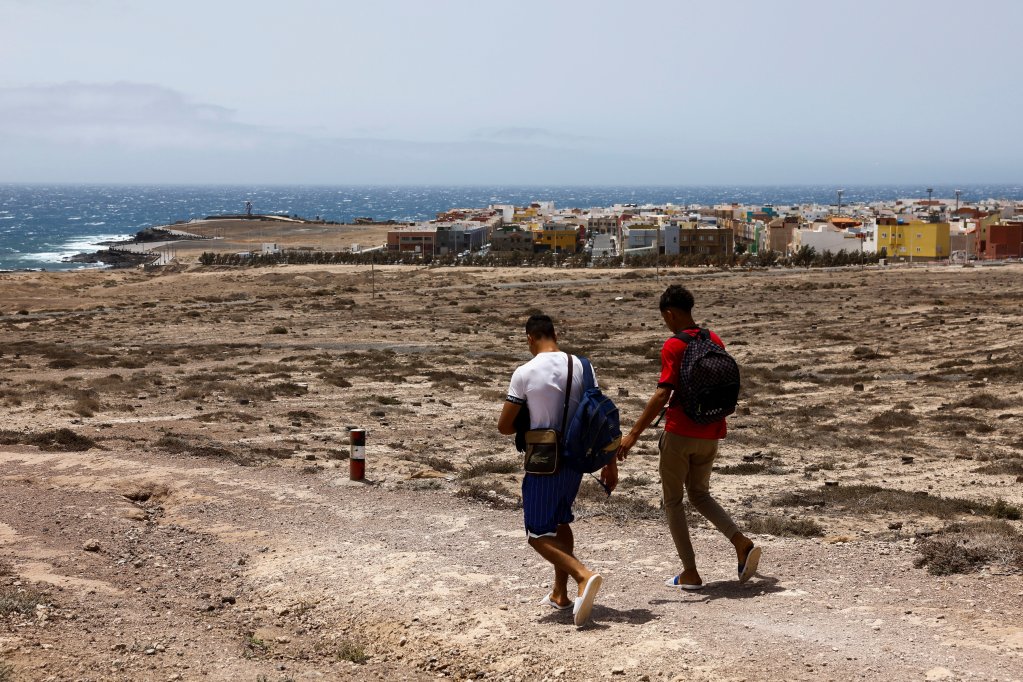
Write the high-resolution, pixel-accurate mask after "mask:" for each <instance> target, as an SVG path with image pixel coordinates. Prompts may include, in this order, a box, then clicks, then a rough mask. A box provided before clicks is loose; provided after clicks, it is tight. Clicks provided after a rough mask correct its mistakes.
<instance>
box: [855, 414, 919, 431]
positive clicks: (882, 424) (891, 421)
mask: <svg viewBox="0 0 1023 682" xmlns="http://www.w3.org/2000/svg"><path fill="white" fill-rule="evenodd" d="M919 421H920V418H919V417H917V416H916V415H914V414H910V413H909V412H906V411H905V410H888V411H887V412H882V413H881V414H877V415H874V416H873V417H871V419H870V421H868V422H867V424H868V425H869V426H870V427H871V428H872V429H875V430H877V431H881V430H884V429H904V428H907V427H910V426H914V425H915V424H917V422H919Z"/></svg>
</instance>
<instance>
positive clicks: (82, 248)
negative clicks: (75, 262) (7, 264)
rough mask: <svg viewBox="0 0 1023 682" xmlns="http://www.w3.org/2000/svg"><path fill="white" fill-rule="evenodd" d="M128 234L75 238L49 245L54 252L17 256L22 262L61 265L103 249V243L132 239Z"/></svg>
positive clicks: (37, 252) (36, 252)
mask: <svg viewBox="0 0 1023 682" xmlns="http://www.w3.org/2000/svg"><path fill="white" fill-rule="evenodd" d="M130 238H131V235H127V234H94V235H84V236H79V237H73V238H71V239H69V240H68V241H66V242H64V243H62V244H47V246H49V247H51V248H52V249H55V250H53V251H35V252H32V253H23V254H19V255H18V256H16V258H17V259H18V260H22V261H38V262H40V263H61V262H63V261H64V259H65V258H70V257H71V256H74V255H76V254H79V253H90V252H92V251H98V250H99V249H102V248H103V246H101V242H112V241H123V240H125V239H130Z"/></svg>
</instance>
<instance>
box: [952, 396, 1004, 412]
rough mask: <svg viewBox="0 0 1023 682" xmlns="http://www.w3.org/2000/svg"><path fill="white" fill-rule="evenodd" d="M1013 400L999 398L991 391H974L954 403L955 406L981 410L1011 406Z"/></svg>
mask: <svg viewBox="0 0 1023 682" xmlns="http://www.w3.org/2000/svg"><path fill="white" fill-rule="evenodd" d="M1012 405H1013V402H1012V401H1011V400H1006V399H1005V398H1000V397H998V396H996V395H994V394H992V393H985V392H980V393H974V394H973V395H971V396H970V397H968V398H964V399H963V400H960V401H959V402H958V403H956V404H955V406H956V407H973V408H978V409H983V410H999V409H1004V408H1006V407H1012Z"/></svg>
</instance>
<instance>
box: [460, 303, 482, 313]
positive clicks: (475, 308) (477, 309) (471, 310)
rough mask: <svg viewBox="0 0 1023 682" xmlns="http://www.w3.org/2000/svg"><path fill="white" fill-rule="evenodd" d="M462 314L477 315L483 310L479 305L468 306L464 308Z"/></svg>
mask: <svg viewBox="0 0 1023 682" xmlns="http://www.w3.org/2000/svg"><path fill="white" fill-rule="evenodd" d="M462 312H463V313H470V314H473V315H477V314H479V313H482V312H483V308H481V307H480V306H478V305H467V306H464V307H463V308H462Z"/></svg>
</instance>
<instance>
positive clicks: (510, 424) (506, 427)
mask: <svg viewBox="0 0 1023 682" xmlns="http://www.w3.org/2000/svg"><path fill="white" fill-rule="evenodd" d="M521 409H522V405H520V404H519V403H513V402H512V401H510V400H506V401H505V402H504V407H502V408H501V416H500V417H498V419H497V431H498V432H499V433H501V434H503V435H505V436H512V435H514V434H515V417H517V416H518V415H519V410H521Z"/></svg>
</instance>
